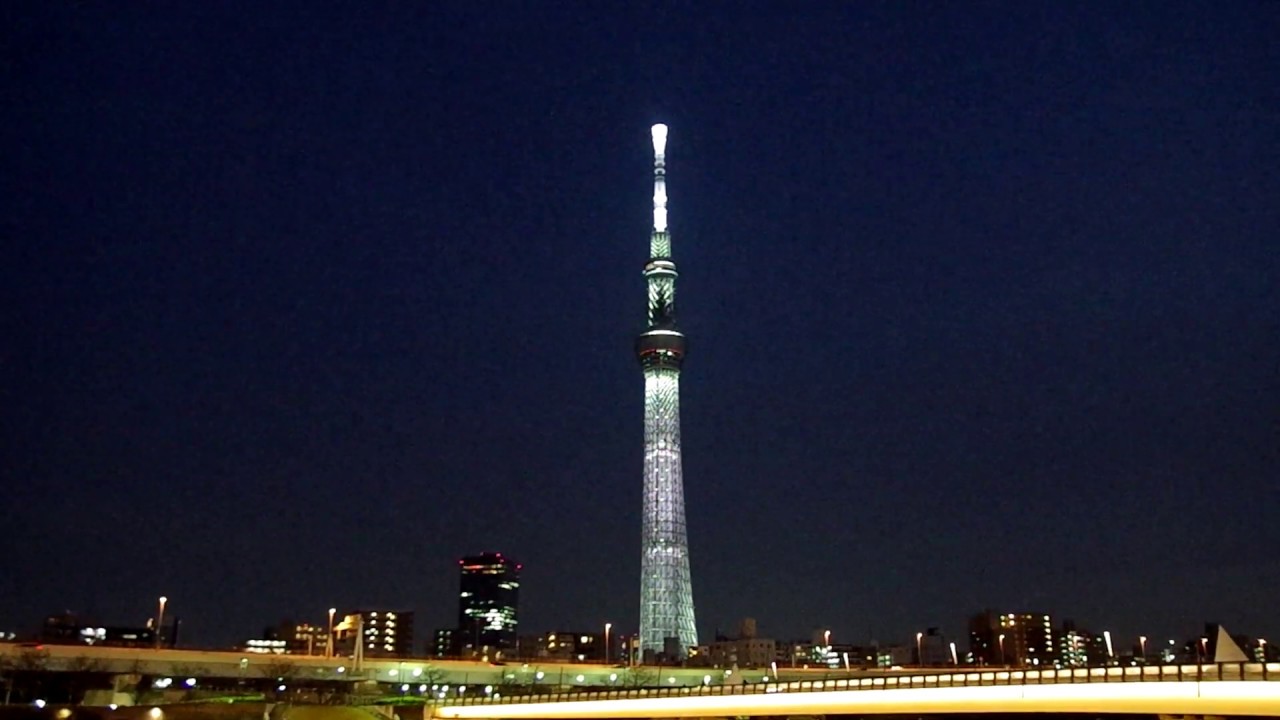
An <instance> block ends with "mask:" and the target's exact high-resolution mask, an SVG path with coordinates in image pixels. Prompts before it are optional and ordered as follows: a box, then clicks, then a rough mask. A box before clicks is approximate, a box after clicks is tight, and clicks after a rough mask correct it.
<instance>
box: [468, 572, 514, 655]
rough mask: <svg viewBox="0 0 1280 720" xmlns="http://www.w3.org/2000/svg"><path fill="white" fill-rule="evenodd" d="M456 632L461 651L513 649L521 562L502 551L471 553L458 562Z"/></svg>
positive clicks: (476, 651) (477, 651) (475, 651)
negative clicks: (459, 588) (458, 587)
mask: <svg viewBox="0 0 1280 720" xmlns="http://www.w3.org/2000/svg"><path fill="white" fill-rule="evenodd" d="M458 565H459V567H460V568H461V573H462V577H461V582H460V583H459V585H460V586H461V590H460V592H459V593H458V632H457V633H456V634H455V635H454V642H455V643H456V644H457V646H458V648H459V650H460V652H459V653H455V654H468V653H479V652H483V651H484V650H485V649H495V650H512V649H514V648H515V646H516V625H517V622H518V619H517V610H518V608H519V602H520V568H521V565H520V563H517V562H516V561H514V560H512V559H511V558H507V557H503V556H502V553H481V554H480V555H470V556H468V557H464V558H462V559H461V560H459V561H458Z"/></svg>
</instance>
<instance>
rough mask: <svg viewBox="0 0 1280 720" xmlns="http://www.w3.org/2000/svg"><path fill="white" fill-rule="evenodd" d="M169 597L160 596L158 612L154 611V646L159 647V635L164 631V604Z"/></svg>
mask: <svg viewBox="0 0 1280 720" xmlns="http://www.w3.org/2000/svg"><path fill="white" fill-rule="evenodd" d="M167 602H169V598H167V597H165V596H163V595H161V596H160V612H158V613H156V648H157V649H159V648H160V635H161V633H163V632H164V605H165V603H167Z"/></svg>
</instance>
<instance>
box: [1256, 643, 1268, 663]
mask: <svg viewBox="0 0 1280 720" xmlns="http://www.w3.org/2000/svg"><path fill="white" fill-rule="evenodd" d="M1258 654H1259V655H1261V656H1262V657H1260V658H1258V662H1266V661H1267V639H1266V638H1258Z"/></svg>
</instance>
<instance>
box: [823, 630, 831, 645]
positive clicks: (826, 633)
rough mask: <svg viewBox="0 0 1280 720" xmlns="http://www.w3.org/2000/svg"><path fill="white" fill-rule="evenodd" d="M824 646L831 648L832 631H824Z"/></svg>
mask: <svg viewBox="0 0 1280 720" xmlns="http://www.w3.org/2000/svg"><path fill="white" fill-rule="evenodd" d="M822 644H823V645H826V646H827V647H831V631H830V630H823V631H822Z"/></svg>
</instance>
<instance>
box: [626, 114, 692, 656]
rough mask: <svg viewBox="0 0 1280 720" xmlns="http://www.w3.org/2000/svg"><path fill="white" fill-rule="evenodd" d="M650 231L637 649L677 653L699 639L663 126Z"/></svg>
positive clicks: (641, 345)
mask: <svg viewBox="0 0 1280 720" xmlns="http://www.w3.org/2000/svg"><path fill="white" fill-rule="evenodd" d="M652 134H653V154H654V159H653V234H652V235H651V236H650V239H649V261H648V263H647V264H645V267H644V277H645V281H646V283H647V285H648V291H649V303H648V305H649V318H648V319H649V325H648V329H647V330H645V331H644V332H643V333H642V334H641V335H640V337H638V338H636V357H637V358H639V360H640V367H641V368H643V370H644V534H643V538H642V539H641V545H642V547H641V556H640V648H641V651H642V652H643V653H644V655H646V656H647V655H649V654H651V653H659V652H663V651H664V649H666V646H667V644H668V641H669V639H672V638H678V648H679V650H678V652H679V654H681V655H683V653H684V650H685V649H687V648H688V647H690V646H692V645H697V644H698V631H697V629H696V628H695V627H694V621H693V585H692V583H691V582H690V580H689V539H688V536H687V534H686V533H685V525H684V479H683V474H682V472H681V469H680V363H681V362H683V360H684V350H685V346H684V335H683V334H682V333H680V331H679V330H677V329H676V311H675V307H676V305H675V302H676V275H677V273H676V264H675V261H673V260H672V259H671V236H670V235H668V234H667V185H666V167H665V165H666V148H667V126H666V125H654V126H653V130H652Z"/></svg>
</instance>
